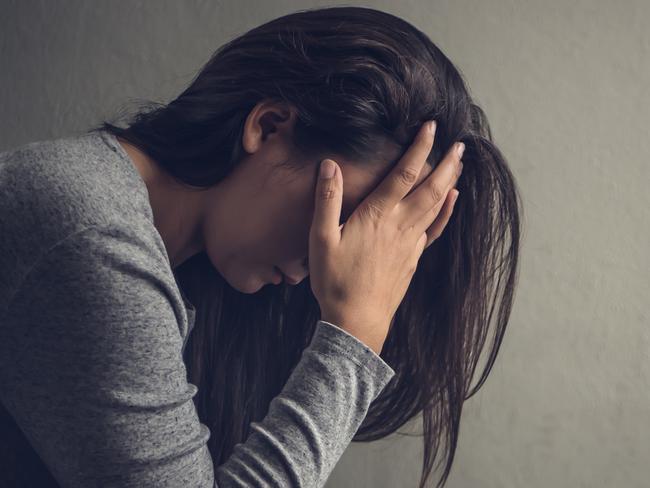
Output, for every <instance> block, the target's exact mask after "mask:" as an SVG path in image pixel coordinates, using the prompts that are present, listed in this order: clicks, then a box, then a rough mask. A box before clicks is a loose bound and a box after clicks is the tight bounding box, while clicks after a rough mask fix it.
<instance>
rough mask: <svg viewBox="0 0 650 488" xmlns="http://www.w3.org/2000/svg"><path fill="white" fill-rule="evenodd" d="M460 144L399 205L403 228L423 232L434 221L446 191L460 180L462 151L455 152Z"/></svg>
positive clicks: (452, 147) (446, 193)
mask: <svg viewBox="0 0 650 488" xmlns="http://www.w3.org/2000/svg"><path fill="white" fill-rule="evenodd" d="M461 144H463V143H462V142H459V143H456V144H454V145H452V146H451V148H450V149H449V151H447V154H446V155H445V157H444V159H443V160H442V162H441V163H440V164H439V165H438V166H436V169H434V170H433V171H432V172H431V174H430V175H429V176H428V177H427V179H426V180H424V181H423V182H422V183H421V184H420V185H419V186H418V187H417V188H416V189H415V190H414V191H412V192H411V193H410V194H409V195H408V196H406V197H405V198H404V199H403V200H402V202H400V204H399V207H400V210H399V213H400V217H399V218H400V221H401V222H402V227H403V228H405V229H408V228H409V227H414V230H415V231H417V232H418V233H419V232H424V229H426V228H427V227H429V226H430V225H431V223H432V222H433V220H434V219H435V218H436V215H438V211H439V209H440V207H441V206H442V204H443V203H444V202H445V199H446V198H447V195H448V193H449V191H450V190H451V189H452V188H453V187H454V186H455V185H456V183H457V182H458V178H459V177H460V173H461V170H462V167H461V157H462V152H461V153H459V152H458V148H459V147H461V148H463V146H461ZM463 149H464V148H463Z"/></svg>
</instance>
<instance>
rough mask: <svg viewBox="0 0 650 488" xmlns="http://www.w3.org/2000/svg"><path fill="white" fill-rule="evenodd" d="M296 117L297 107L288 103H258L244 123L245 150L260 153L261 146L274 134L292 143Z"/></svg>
mask: <svg viewBox="0 0 650 488" xmlns="http://www.w3.org/2000/svg"><path fill="white" fill-rule="evenodd" d="M296 116H297V112H296V110H295V107H293V106H291V105H289V104H287V103H286V102H277V101H273V100H270V99H266V100H262V101H261V102H259V103H257V104H256V105H255V107H253V108H252V109H251V111H250V113H249V114H248V116H247V117H246V122H245V123H244V132H243V134H242V146H243V147H244V150H245V151H246V152H248V153H249V154H252V153H255V152H257V151H259V148H260V146H261V145H262V144H263V143H264V141H265V140H266V139H267V138H268V137H269V136H271V135H272V134H276V135H277V136H279V137H281V138H282V139H286V140H287V141H290V140H291V134H292V132H293V128H294V125H295V123H296Z"/></svg>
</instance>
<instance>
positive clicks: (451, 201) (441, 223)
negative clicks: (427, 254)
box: [424, 189, 459, 249]
mask: <svg viewBox="0 0 650 488" xmlns="http://www.w3.org/2000/svg"><path fill="white" fill-rule="evenodd" d="M458 194H459V192H458V190H456V189H453V190H451V191H450V192H449V197H448V198H447V199H446V200H445V204H444V205H443V207H442V210H441V211H440V213H439V214H438V216H437V217H436V219H435V221H434V222H433V224H432V225H431V227H429V228H428V229H427V231H426V234H427V242H426V244H425V245H424V249H426V248H427V247H429V246H430V245H431V244H432V243H433V241H435V240H436V239H437V238H438V237H440V236H441V235H442V232H443V231H444V230H445V227H447V224H448V223H449V219H450V218H451V214H452V213H453V211H454V206H455V205H456V200H458Z"/></svg>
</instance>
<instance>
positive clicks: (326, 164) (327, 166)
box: [320, 159, 336, 180]
mask: <svg viewBox="0 0 650 488" xmlns="http://www.w3.org/2000/svg"><path fill="white" fill-rule="evenodd" d="M334 171H336V168H335V167H334V163H333V162H332V161H330V160H329V159H325V160H323V161H322V162H321V163H320V177H321V178H322V179H324V180H326V179H328V178H331V177H332V176H334Z"/></svg>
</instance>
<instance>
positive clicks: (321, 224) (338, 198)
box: [310, 159, 343, 242]
mask: <svg viewBox="0 0 650 488" xmlns="http://www.w3.org/2000/svg"><path fill="white" fill-rule="evenodd" d="M328 167H329V168H328ZM328 169H329V171H330V173H328ZM332 171H333V172H332ZM340 174H341V170H340V169H339V167H338V164H336V163H335V162H334V161H333V160H331V159H324V160H323V161H322V162H321V165H320V169H319V175H318V181H317V183H316V191H315V192H314V193H315V195H314V198H315V201H314V215H313V217H312V224H311V229H310V238H311V237H315V238H317V239H319V240H320V241H321V242H335V239H340V236H341V233H340V226H339V221H340V217H341V206H342V191H341V188H342V186H343V185H342V184H340V181H339V180H340V179H341V176H340Z"/></svg>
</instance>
